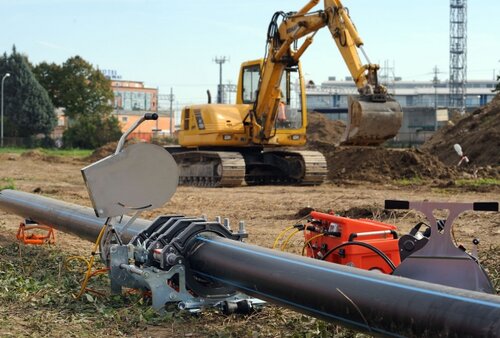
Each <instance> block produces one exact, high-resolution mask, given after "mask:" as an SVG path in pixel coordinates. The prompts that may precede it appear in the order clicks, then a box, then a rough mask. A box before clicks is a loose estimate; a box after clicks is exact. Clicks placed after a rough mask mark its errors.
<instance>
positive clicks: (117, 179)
mask: <svg viewBox="0 0 500 338" xmlns="http://www.w3.org/2000/svg"><path fill="white" fill-rule="evenodd" d="M81 171H82V175H83V179H84V180H85V184H86V186H87V190H88V192H89V195H90V199H91V201H92V206H93V207H94V211H95V213H96V215H97V217H114V216H121V215H124V214H127V213H131V212H134V211H138V210H148V209H154V208H158V207H161V206H162V205H163V204H165V202H167V201H168V200H169V199H170V198H171V197H172V195H173V194H174V193H175V190H176V189H177V185H178V181H179V174H178V170H177V164H176V163H175V160H174V159H173V157H172V156H171V155H170V154H169V153H168V152H167V151H166V150H165V149H163V148H162V147H160V146H157V145H154V144H148V143H138V144H133V145H130V146H128V147H126V148H125V149H124V150H123V151H121V152H120V153H118V154H113V155H110V156H108V157H105V158H103V159H102V160H99V161H97V162H95V163H93V164H91V165H89V166H87V167H85V168H83V169H82V170H81Z"/></svg>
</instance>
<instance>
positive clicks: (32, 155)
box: [21, 149, 63, 163]
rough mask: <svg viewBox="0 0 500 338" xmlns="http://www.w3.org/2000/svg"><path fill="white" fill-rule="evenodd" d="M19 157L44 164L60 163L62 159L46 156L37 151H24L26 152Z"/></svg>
mask: <svg viewBox="0 0 500 338" xmlns="http://www.w3.org/2000/svg"><path fill="white" fill-rule="evenodd" d="M21 157H22V158H29V159H32V160H34V161H45V162H50V163H60V162H62V161H63V159H61V158H60V157H58V156H51V155H46V154H44V153H43V152H41V151H40V150H38V149H33V150H29V151H26V152H24V153H22V154H21Z"/></svg>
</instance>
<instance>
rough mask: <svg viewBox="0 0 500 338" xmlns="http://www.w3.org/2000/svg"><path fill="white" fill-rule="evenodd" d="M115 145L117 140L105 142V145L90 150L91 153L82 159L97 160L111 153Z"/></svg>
mask: <svg viewBox="0 0 500 338" xmlns="http://www.w3.org/2000/svg"><path fill="white" fill-rule="evenodd" d="M117 145H118V142H110V143H106V144H105V145H103V146H101V147H99V148H97V149H96V150H94V151H93V152H92V154H90V155H89V156H87V157H85V159H84V160H85V161H88V162H95V161H99V160H100V159H102V158H105V157H106V156H109V155H111V154H113V153H114V152H115V150H116V146H117Z"/></svg>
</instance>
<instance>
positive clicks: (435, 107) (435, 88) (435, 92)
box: [432, 65, 439, 131]
mask: <svg viewBox="0 0 500 338" xmlns="http://www.w3.org/2000/svg"><path fill="white" fill-rule="evenodd" d="M432 70H433V71H434V78H433V79H432V84H433V85H434V130H435V131H436V130H438V116H437V115H438V114H437V107H438V104H437V90H438V89H437V88H438V83H439V79H438V74H439V68H438V67H437V65H436V66H434V68H433V69H432Z"/></svg>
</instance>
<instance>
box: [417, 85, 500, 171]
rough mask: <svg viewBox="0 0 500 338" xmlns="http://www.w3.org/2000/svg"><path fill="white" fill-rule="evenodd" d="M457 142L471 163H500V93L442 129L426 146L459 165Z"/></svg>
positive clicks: (448, 161)
mask: <svg viewBox="0 0 500 338" xmlns="http://www.w3.org/2000/svg"><path fill="white" fill-rule="evenodd" d="M456 143H458V144H460V145H461V146H462V149H463V152H464V154H465V155H466V156H467V157H468V158H469V160H470V163H469V166H500V151H499V149H500V94H498V95H497V96H495V98H493V100H492V101H491V102H490V103H489V104H487V105H486V106H484V107H481V108H479V109H477V110H475V111H474V112H473V113H472V114H470V115H468V116H466V117H465V118H463V119H461V120H459V121H458V122H457V123H456V125H454V126H448V127H445V128H443V129H441V130H439V131H438V132H437V133H436V134H434V135H433V136H432V138H431V139H429V141H427V142H426V143H425V144H424V145H423V146H422V150H425V151H427V152H429V153H431V154H433V155H436V156H437V157H438V158H439V159H440V160H441V161H442V162H444V163H445V164H447V165H457V163H458V161H459V160H460V157H459V156H458V155H457V153H456V152H455V150H454V149H453V145H454V144H456Z"/></svg>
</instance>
